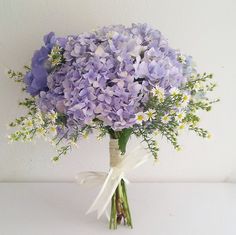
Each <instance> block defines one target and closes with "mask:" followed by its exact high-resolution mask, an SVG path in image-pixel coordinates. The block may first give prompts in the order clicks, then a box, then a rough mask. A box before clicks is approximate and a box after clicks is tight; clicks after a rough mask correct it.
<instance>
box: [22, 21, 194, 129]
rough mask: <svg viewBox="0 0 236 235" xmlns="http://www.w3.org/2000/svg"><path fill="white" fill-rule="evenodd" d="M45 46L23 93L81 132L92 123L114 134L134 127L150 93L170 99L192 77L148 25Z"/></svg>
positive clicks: (47, 42) (51, 37)
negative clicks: (51, 57) (54, 59)
mask: <svg viewBox="0 0 236 235" xmlns="http://www.w3.org/2000/svg"><path fill="white" fill-rule="evenodd" d="M44 42H45V46H44V47H42V48H41V49H40V50H39V51H37V52H36V53H35V55H34V57H33V59H32V70H31V71H30V72H29V73H27V74H26V77H25V82H26V84H27V91H28V92H29V93H30V94H32V95H38V105H39V107H40V108H41V110H43V111H45V112H46V111H50V110H54V111H56V112H59V113H63V114H65V115H66V116H67V117H68V119H70V120H75V121H76V122H77V124H78V125H79V126H80V127H83V126H84V125H88V124H91V123H92V122H93V120H95V119H98V120H101V121H103V123H104V125H105V126H110V127H111V128H113V129H114V130H122V129H124V128H128V127H132V126H133V125H135V124H136V118H135V117H136V114H137V113H139V112H143V111H144V106H145V103H146V102H147V101H148V99H149V97H150V95H151V90H152V89H153V88H155V87H156V86H159V87H160V88H162V89H163V91H164V93H165V94H166V95H168V94H169V93H168V92H169V90H170V89H171V88H178V87H180V86H181V85H182V84H183V83H185V82H186V80H187V77H188V75H189V73H191V72H192V71H190V70H191V62H190V59H188V61H187V63H181V61H180V60H179V56H180V53H179V52H178V51H176V50H174V49H172V48H170V47H169V45H168V42H167V40H166V39H165V38H164V37H163V36H162V34H161V33H160V32H159V31H158V30H154V29H151V28H150V27H149V26H148V25H146V24H133V25H132V26H131V27H128V28H126V27H124V26H122V25H117V26H110V27H103V28H101V29H99V30H97V31H94V32H91V33H83V34H79V35H74V36H68V37H65V38H58V39H57V38H56V37H55V35H54V34H53V33H49V34H48V35H46V36H45V37H44ZM56 43H57V44H59V45H60V46H62V48H63V58H64V60H65V61H64V64H62V65H61V66H60V67H59V68H56V69H54V70H52V69H51V67H50V65H48V54H49V53H50V50H52V48H53V46H54V45H55V44H56Z"/></svg>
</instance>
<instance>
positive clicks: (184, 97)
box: [182, 94, 191, 103]
mask: <svg viewBox="0 0 236 235" xmlns="http://www.w3.org/2000/svg"><path fill="white" fill-rule="evenodd" d="M190 97H191V96H190V95H188V94H183V97H182V99H183V102H187V103H188V102H189V100H190Z"/></svg>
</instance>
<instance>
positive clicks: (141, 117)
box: [135, 112, 148, 124]
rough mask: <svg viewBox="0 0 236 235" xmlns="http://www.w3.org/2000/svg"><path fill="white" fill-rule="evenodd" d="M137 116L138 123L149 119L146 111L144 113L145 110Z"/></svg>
mask: <svg viewBox="0 0 236 235" xmlns="http://www.w3.org/2000/svg"><path fill="white" fill-rule="evenodd" d="M135 118H136V123H137V124H142V122H143V121H144V122H145V121H147V120H148V116H147V114H146V113H143V112H139V113H137V114H136V115H135Z"/></svg>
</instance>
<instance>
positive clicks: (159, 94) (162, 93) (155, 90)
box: [151, 85, 165, 102]
mask: <svg viewBox="0 0 236 235" xmlns="http://www.w3.org/2000/svg"><path fill="white" fill-rule="evenodd" d="M151 92H152V94H153V96H155V97H157V98H158V99H159V101H160V102H163V100H164V96H165V90H164V89H163V88H162V87H159V86H158V85H157V86H156V87H155V88H153V89H152V91H151Z"/></svg>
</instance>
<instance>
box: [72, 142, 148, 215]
mask: <svg viewBox="0 0 236 235" xmlns="http://www.w3.org/2000/svg"><path fill="white" fill-rule="evenodd" d="M109 150H110V166H111V168H110V171H109V173H108V174H106V173H104V172H93V171H89V172H81V173H79V174H78V175H77V176H76V180H77V182H78V183H79V184H96V183H98V182H102V181H104V183H103V185H102V187H101V189H100V191H99V193H98V195H97V197H96V198H95V200H94V202H93V203H92V205H91V206H90V208H89V209H88V211H87V213H86V214H88V213H90V212H92V211H97V218H98V219H99V218H100V217H101V215H102V214H103V213H104V211H105V210H106V208H107V206H108V204H109V202H110V200H111V198H112V195H113V194H114V192H115V190H116V188H117V186H118V185H119V183H120V181H121V179H123V180H124V181H125V182H126V183H129V181H128V180H127V179H126V177H125V174H126V173H127V172H128V171H130V170H131V169H134V168H137V167H138V166H140V165H141V164H143V163H144V162H146V161H147V160H148V158H149V156H150V154H144V155H142V154H140V150H141V147H140V146H138V147H137V148H136V149H134V150H133V151H132V152H131V153H127V154H124V155H121V153H120V150H119V145H118V140H117V139H111V140H110V143H109Z"/></svg>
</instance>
